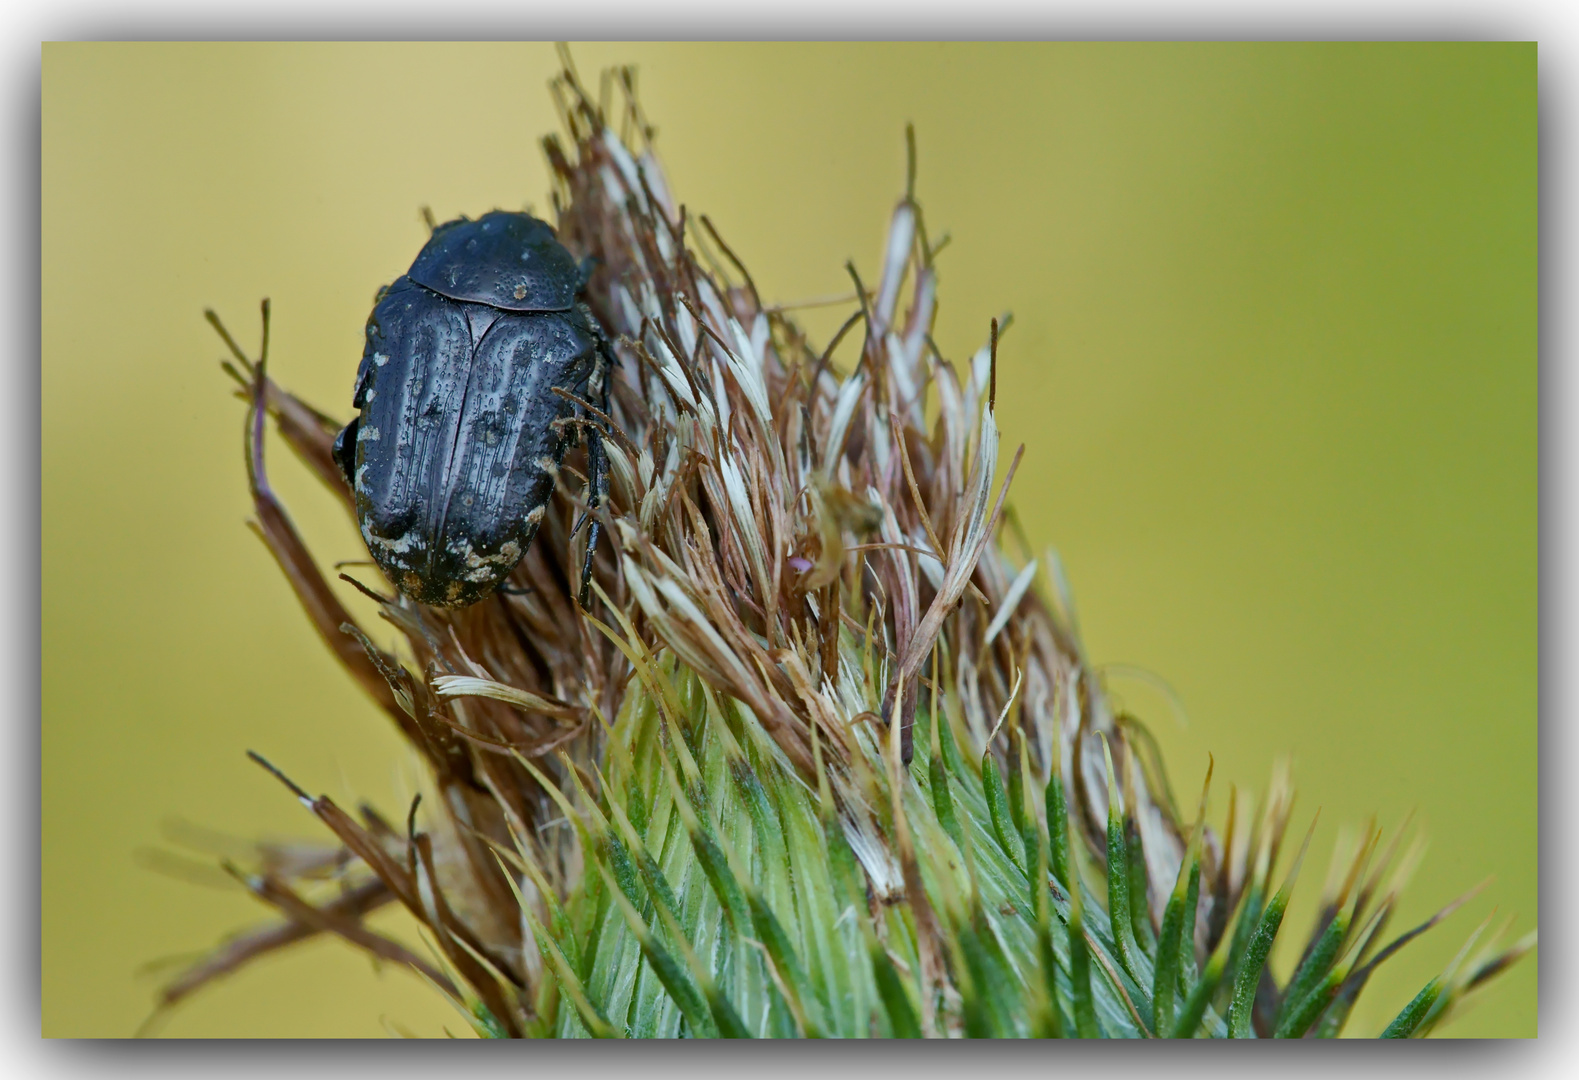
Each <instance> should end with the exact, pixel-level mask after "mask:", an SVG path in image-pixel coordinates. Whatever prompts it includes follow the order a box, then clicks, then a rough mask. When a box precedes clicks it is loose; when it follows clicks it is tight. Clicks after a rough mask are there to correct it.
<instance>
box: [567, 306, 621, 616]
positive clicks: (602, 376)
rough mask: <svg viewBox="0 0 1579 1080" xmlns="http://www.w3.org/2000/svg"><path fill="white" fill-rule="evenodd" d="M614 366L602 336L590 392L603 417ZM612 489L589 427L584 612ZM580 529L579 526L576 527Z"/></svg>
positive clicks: (595, 432)
mask: <svg viewBox="0 0 1579 1080" xmlns="http://www.w3.org/2000/svg"><path fill="white" fill-rule="evenodd" d="M612 369H613V364H612V361H611V358H610V356H609V352H608V345H607V343H606V342H605V341H603V340H602V335H601V334H600V335H599V341H598V362H597V366H596V367H595V368H593V370H592V377H591V378H590V379H589V380H588V383H589V385H588V387H587V389H588V390H589V391H591V394H592V397H593V399H594V400H595V401H597V403H598V408H600V409H602V410H603V413H604V415H607V414H608V411H609V376H610V373H611V371H612ZM608 486H609V458H608V455H607V454H606V453H604V451H603V433H602V432H601V431H600V430H599V429H598V427H597V425H596V424H588V425H587V515H586V516H587V517H590V518H591V519H592V528H591V529H590V530H589V531H588V532H587V555H586V560H585V561H584V562H583V563H582V564H581V597H580V600H581V606H582V608H583V609H585V608H587V607H589V606H591V602H592V560H593V558H594V557H595V556H596V555H597V553H598V540H599V538H600V537H602V535H603V523H602V522H601V521H599V520H598V516H597V512H598V507H600V506H602V505H603V498H604V496H605V495H606V494H607V492H608ZM576 527H577V528H578V529H579V528H580V527H581V526H580V523H577V526H576Z"/></svg>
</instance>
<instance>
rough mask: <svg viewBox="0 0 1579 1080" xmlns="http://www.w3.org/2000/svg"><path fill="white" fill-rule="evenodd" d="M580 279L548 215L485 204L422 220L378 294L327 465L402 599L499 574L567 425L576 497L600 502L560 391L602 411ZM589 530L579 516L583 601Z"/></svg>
mask: <svg viewBox="0 0 1579 1080" xmlns="http://www.w3.org/2000/svg"><path fill="white" fill-rule="evenodd" d="M586 279H587V274H586V273H585V272H584V271H583V269H582V267H581V266H579V265H578V264H577V263H576V260H575V258H574V257H573V256H572V255H571V254H570V252H568V251H566V250H565V248H564V246H563V245H561V244H560V243H559V241H558V239H557V238H556V237H555V236H554V232H553V230H552V229H551V228H549V227H548V225H546V224H545V223H543V222H541V221H539V220H537V219H536V218H534V217H532V216H530V215H528V214H519V213H510V212H507V211H503V210H495V211H493V212H491V213H487V214H484V215H483V216H482V217H481V218H479V219H477V220H476V221H471V220H468V219H467V218H464V217H463V218H459V219H457V220H455V221H450V222H446V223H445V224H443V225H440V226H439V227H438V228H436V229H434V230H433V235H432V237H431V238H430V239H429V240H428V243H427V245H426V246H425V247H424V248H423V249H422V251H421V253H419V254H418V255H417V259H416V261H415V262H414V263H412V264H411V269H410V270H409V271H408V272H407V273H406V275H405V276H404V277H402V278H400V279H399V280H397V281H396V282H395V283H394V284H393V285H391V286H389V288H388V289H386V290H384V291H383V292H382V293H381V294H380V295H379V298H378V301H377V303H376V305H375V306H374V308H373V314H372V315H371V316H370V317H369V318H368V320H367V346H366V348H365V349H364V350H363V353H362V364H361V366H360V367H359V368H358V369H357V372H356V388H355V390H354V391H353V392H352V402H351V403H352V405H353V406H354V407H355V408H356V409H357V410H358V415H357V417H356V418H355V419H354V420H352V421H351V422H350V423H349V424H347V425H346V426H345V429H344V430H343V431H341V432H340V434H339V435H338V436H337V437H336V438H335V442H334V459H335V462H336V463H337V464H338V465H339V466H340V471H341V472H343V473H344V474H345V477H346V482H347V483H348V484H350V485H351V490H352V491H353V492H354V493H355V496H356V517H357V522H358V524H359V525H360V526H361V530H362V539H363V540H365V541H366V542H367V549H368V551H369V552H370V553H371V554H372V556H373V559H374V561H375V562H377V563H378V565H379V566H380V567H381V568H382V569H383V571H384V573H385V574H387V575H388V576H389V580H390V581H391V582H393V583H394V584H395V586H396V587H397V588H399V589H400V591H401V592H403V593H405V594H406V595H407V596H409V597H411V598H412V599H413V600H418V601H421V602H422V603H424V604H436V605H440V606H443V607H461V606H464V605H466V604H472V603H476V602H477V601H478V600H482V599H484V598H485V597H487V596H488V595H489V594H490V593H492V592H493V590H494V589H495V588H496V587H497V586H498V585H499V584H500V583H501V582H503V581H504V580H505V578H507V577H508V576H509V575H510V571H512V570H514V569H515V565H516V563H518V562H520V560H521V556H522V555H523V554H525V552H526V549H527V546H528V545H529V544H531V542H532V538H533V537H534V536H535V535H536V534H537V528H538V525H539V524H541V522H542V520H543V515H544V513H545V512H546V511H547V507H548V500H549V498H550V496H551V495H552V494H553V490H554V480H555V477H556V476H557V474H558V471H559V466H560V463H561V462H562V461H563V460H564V456H565V450H566V448H567V447H568V446H569V445H570V444H571V443H572V442H573V441H574V440H575V438H576V433H575V432H576V429H577V428H580V427H586V429H587V432H588V442H587V459H588V460H587V464H588V492H587V501H588V505H589V506H590V507H593V508H595V507H596V506H597V505H598V503H599V501H600V500H601V499H602V496H603V492H604V488H605V486H606V481H607V475H608V463H607V459H606V458H605V456H604V452H603V443H602V440H601V439H600V437H599V435H598V429H597V427H596V425H595V424H592V423H578V422H577V421H578V420H585V419H588V418H586V417H585V416H584V415H583V414H584V413H585V411H586V410H585V409H584V408H582V407H581V406H579V405H577V404H576V403H575V402H574V401H573V400H570V399H569V398H568V397H567V396H566V394H569V395H573V396H574V397H576V398H580V399H582V400H583V401H588V402H590V403H592V404H594V405H596V406H598V407H599V408H601V410H602V411H603V412H604V413H605V414H606V413H607V412H608V387H607V375H608V371H609V364H610V363H611V356H610V351H609V346H608V340H607V338H606V337H605V336H604V333H603V330H602V329H601V328H600V327H599V326H598V323H597V320H596V319H594V318H593V316H592V313H591V311H589V310H588V308H587V306H586V305H585V304H582V303H579V302H578V301H577V295H578V294H579V293H580V291H581V289H582V288H583V287H584V286H585V284H586ZM598 533H599V526H598V523H597V520H596V519H595V518H594V519H593V522H592V530H591V532H590V534H589V535H588V538H587V556H586V562H585V565H584V566H583V567H582V572H581V583H580V584H581V589H580V598H581V602H582V604H583V605H585V604H586V603H587V586H588V582H589V581H590V579H591V573H592V556H593V552H594V550H595V549H596V546H597V541H598Z"/></svg>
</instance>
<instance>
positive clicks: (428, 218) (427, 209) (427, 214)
mask: <svg viewBox="0 0 1579 1080" xmlns="http://www.w3.org/2000/svg"><path fill="white" fill-rule="evenodd" d="M417 213H419V214H421V215H422V223H423V224H424V225H426V226H427V227H428V235H429V236H432V235H433V230H435V229H437V228H438V227H439V223H438V222H437V221H436V220H434V217H433V207H431V206H422V207H419V208H418V209H417Z"/></svg>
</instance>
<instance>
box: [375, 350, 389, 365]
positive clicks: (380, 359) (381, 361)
mask: <svg viewBox="0 0 1579 1080" xmlns="http://www.w3.org/2000/svg"><path fill="white" fill-rule="evenodd" d="M373 363H375V364H377V365H378V366H379V367H383V366H384V365H385V364H387V363H389V357H387V356H385V355H384V354H383V353H381V352H376V353H374V354H373Z"/></svg>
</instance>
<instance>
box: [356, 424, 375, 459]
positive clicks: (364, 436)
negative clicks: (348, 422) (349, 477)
mask: <svg viewBox="0 0 1579 1080" xmlns="http://www.w3.org/2000/svg"><path fill="white" fill-rule="evenodd" d="M379 438H381V433H380V432H379V430H378V429H377V428H376V427H359V428H357V429H356V441H357V442H377V441H378V440H379ZM365 467H366V466H364V468H365Z"/></svg>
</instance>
